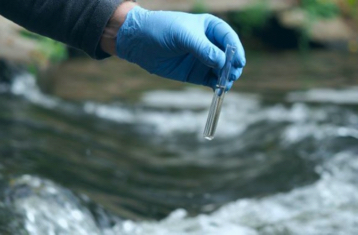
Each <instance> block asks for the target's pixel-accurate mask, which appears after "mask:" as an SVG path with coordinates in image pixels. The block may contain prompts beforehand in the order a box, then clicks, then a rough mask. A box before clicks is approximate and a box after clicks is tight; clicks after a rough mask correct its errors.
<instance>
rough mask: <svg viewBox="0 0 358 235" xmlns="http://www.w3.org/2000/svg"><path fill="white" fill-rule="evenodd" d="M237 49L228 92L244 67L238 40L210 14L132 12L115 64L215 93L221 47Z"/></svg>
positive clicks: (122, 32)
mask: <svg viewBox="0 0 358 235" xmlns="http://www.w3.org/2000/svg"><path fill="white" fill-rule="evenodd" d="M227 44H231V45H232V46H235V47H236V48H237V53H236V55H235V58H234V60H233V69H232V71H231V75H230V82H229V83H228V84H227V89H228V90H229V89H230V88H231V86H232V84H233V82H234V81H235V80H237V79H238V78H239V77H240V75H241V73H242V68H243V67H244V65H245V63H246V61H245V52H244V48H243V47H242V45H241V42H240V40H239V37H238V36H237V34H236V33H235V32H234V30H233V29H232V28H231V27H230V26H229V25H228V24H227V23H225V22H224V21H223V20H221V19H219V18H217V17H215V16H213V15H209V14H199V15H198V14H188V13H183V12H170V11H148V10H145V9H143V8H141V7H138V6H137V7H135V8H133V9H132V10H131V11H130V12H129V13H128V14H127V18H126V20H125V22H124V24H123V25H122V27H121V28H120V30H119V31H118V35H117V45H116V50H117V54H118V56H119V57H120V58H122V59H125V60H128V61H130V62H133V63H136V64H138V65H139V66H141V67H142V68H144V69H145V70H147V71H148V72H150V73H153V74H157V75H159V76H162V77H166V78H170V79H174V80H178V81H182V82H190V83H194V84H201V85H205V86H209V87H212V88H215V85H216V82H217V75H218V74H219V71H220V69H221V68H223V66H224V64H225V53H224V51H225V47H226V45H227Z"/></svg>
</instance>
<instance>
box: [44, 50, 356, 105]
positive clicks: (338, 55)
mask: <svg viewBox="0 0 358 235" xmlns="http://www.w3.org/2000/svg"><path fill="white" fill-rule="evenodd" d="M247 56H248V57H247V61H248V63H247V66H246V67H245V70H244V73H243V75H242V77H241V78H240V80H239V81H238V82H236V83H235V85H234V87H233V90H235V91H246V92H258V93H262V94H267V96H269V98H270V97H271V98H275V97H274V96H272V95H271V94H275V96H277V95H278V94H280V93H284V92H288V91H295V90H305V89H311V88H322V87H325V88H344V87H351V86H358V69H357V66H356V65H357V64H358V55H357V54H351V53H346V52H337V51H325V50H321V51H311V52H309V53H307V54H299V53H297V52H295V51H286V52H271V53H257V52H250V51H249V52H247ZM57 71H61V73H59V72H55V73H51V74H50V76H49V77H48V78H47V81H51V82H48V83H47V84H46V86H44V87H43V88H44V90H46V92H48V93H50V94H53V95H55V96H57V97H61V98H63V99H66V100H76V101H84V100H96V101H102V102H110V101H116V100H134V101H135V100H137V99H139V97H140V95H141V94H143V93H144V92H146V91H148V90H181V89H184V88H186V87H188V86H189V87H190V86H192V85H190V84H183V83H180V82H177V81H171V80H168V79H163V78H160V77H157V76H155V75H150V74H149V73H147V72H146V71H144V70H142V69H140V68H139V67H138V66H136V65H133V64H129V63H128V62H126V61H123V60H119V59H117V58H110V59H107V60H104V61H101V62H96V61H94V60H91V59H84V58H79V59H74V60H71V61H67V62H65V63H63V64H61V65H60V67H59V69H58V70H57ZM42 85H44V84H43V83H42ZM195 87H197V86H195ZM202 89H207V90H209V88H205V87H202Z"/></svg>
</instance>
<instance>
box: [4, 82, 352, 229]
mask: <svg viewBox="0 0 358 235" xmlns="http://www.w3.org/2000/svg"><path fill="white" fill-rule="evenodd" d="M29 88H30V89H29ZM11 91H12V92H13V93H14V94H17V95H22V96H24V97H25V98H27V99H28V100H29V101H30V102H33V103H35V104H38V105H41V106H43V107H47V108H61V107H62V104H65V102H63V101H60V100H58V99H56V98H53V97H50V96H45V95H43V94H42V93H41V92H40V91H39V89H38V88H37V86H36V84H35V83H34V82H33V81H31V79H29V77H26V76H25V77H22V78H18V80H17V81H16V80H15V82H14V84H13V85H12V87H11ZM320 92H321V91H320ZM337 92H338V91H337ZM204 93H205V92H203V91H202V90H200V91H199V90H194V89H190V90H185V91H178V92H151V93H147V94H146V95H144V96H143V101H142V103H141V104H139V105H138V106H135V107H127V106H125V105H122V104H110V105H108V104H99V103H94V102H88V103H85V104H83V107H82V109H83V110H84V111H85V112H86V113H88V114H90V115H96V116H98V117H99V118H103V119H108V120H112V121H115V122H118V123H130V124H145V125H150V126H153V127H155V130H156V132H155V134H156V135H158V136H163V137H167V136H171V135H175V134H177V133H194V134H196V135H197V136H198V138H201V139H202V137H201V134H202V131H203V128H204V124H205V121H206V117H207V109H208V108H209V105H210V100H211V95H212V93H211V92H208V93H207V94H204ZM324 93H325V94H326V92H324ZM197 94H200V96H201V97H203V100H198V99H199V98H198V97H197ZM316 94H317V93H316ZM319 94H323V93H319ZM337 94H338V95H337ZM349 94H351V95H348V97H354V95H353V93H349ZM331 95H333V93H332V94H331ZM334 95H336V97H335V98H336V99H340V100H341V101H342V102H344V103H350V104H352V103H353V102H351V101H353V98H352V100H349V99H344V98H342V97H345V96H346V93H345V92H341V91H339V92H338V93H335V94H334ZM338 96H339V97H341V98H338ZM292 97H293V98H292ZM297 97H298V96H296V98H295V97H294V96H292V95H291V98H289V100H290V101H292V102H294V103H292V104H290V105H287V106H286V105H284V104H276V105H271V106H267V105H266V106H265V105H263V104H261V102H260V98H259V97H257V96H252V95H244V94H234V93H230V94H229V95H228V96H227V98H226V100H225V104H224V107H223V112H222V115H221V122H220V124H219V127H218V132H217V136H218V137H221V138H226V137H233V136H239V135H241V134H242V133H244V132H245V131H246V130H248V128H249V127H250V126H252V125H255V124H258V123H266V124H267V123H268V124H275V123H278V124H282V126H283V127H282V131H281V132H279V133H280V136H281V138H280V141H282V143H283V144H284V145H288V146H292V145H295V144H298V143H300V142H302V141H304V140H306V141H313V142H315V143H316V144H317V146H319V145H320V144H321V143H323V142H324V141H325V140H326V139H330V140H339V139H342V138H346V139H349V142H348V147H349V148H345V149H344V150H340V149H337V150H335V149H334V150H332V151H331V152H329V153H328V152H327V153H325V152H323V154H322V156H320V157H321V158H322V159H320V161H319V162H318V163H317V165H316V168H315V171H316V172H317V174H318V176H319V179H318V180H317V181H316V182H314V183H311V184H310V185H305V186H300V187H297V188H295V189H292V190H290V191H288V192H285V193H274V194H272V195H267V196H264V197H261V198H246V199H239V200H237V201H235V202H231V203H229V204H226V205H224V206H222V207H221V208H220V209H218V210H217V211H215V212H213V213H211V214H200V215H198V216H195V217H190V216H188V215H187V212H186V211H185V210H183V209H178V210H176V211H174V212H173V213H171V214H170V215H169V216H168V217H167V218H166V219H163V220H161V221H142V222H135V221H130V220H127V221H120V220H117V222H116V223H115V225H114V226H111V227H100V226H99V225H98V224H97V223H96V221H95V219H94V217H93V215H92V214H91V213H90V212H89V210H88V209H87V208H86V207H85V206H83V205H81V204H80V203H79V202H78V200H77V199H76V197H75V196H74V195H72V194H71V193H69V192H68V190H66V189H63V188H61V187H59V186H57V185H56V184H54V183H52V182H50V181H47V180H43V179H41V178H37V177H33V176H23V177H20V179H19V180H17V181H16V182H17V183H15V187H16V185H21V184H25V185H28V186H29V187H30V188H31V190H32V192H33V193H31V194H26V195H25V196H24V195H22V196H20V197H14V199H13V200H12V206H14V207H15V208H16V211H18V212H19V213H21V214H22V215H23V217H24V221H25V227H26V230H27V232H28V233H29V234H31V235H40V234H106V235H107V234H108V235H112V234H123V235H142V234H143V235H144V234H145V235H152V234H153V235H161V234H163V235H184V234H186V235H202V234H205V235H206V234H209V235H210V234H212V235H214V234H215V235H216V234H224V235H237V234H242V235H255V234H264V235H268V234H272V235H274V234H275V235H276V234H302V235H306V234H310V235H315V234H317V235H321V234H332V235H340V234H342V235H343V234H344V235H347V234H348V235H350V234H352V235H354V234H358V178H357V175H358V156H357V155H358V149H357V147H356V146H357V144H356V143H357V139H358V129H357V126H356V124H357V123H358V116H357V114H356V113H354V112H351V111H349V112H346V111H345V110H344V109H342V108H339V107H337V106H334V105H333V106H332V105H331V106H329V107H327V106H326V105H325V106H320V107H312V106H310V105H307V104H304V103H297V101H299V102H302V101H307V100H309V99H299V98H297ZM311 97H312V95H311ZM186 98H188V100H186ZM354 99H355V98H354ZM310 100H315V101H319V102H326V101H327V99H323V98H319V99H318V98H317V96H316V97H315V99H310ZM59 104H61V105H59ZM186 104H187V105H186ZM206 105H207V106H206ZM171 109H174V110H171ZM337 113H338V114H337ZM335 115H339V118H336V117H335ZM328 143H330V142H328ZM343 147H344V146H343ZM318 148H319V147H318ZM342 149H343V148H342ZM319 150H320V149H317V151H319ZM297 151H299V149H297ZM315 151H316V150H315Z"/></svg>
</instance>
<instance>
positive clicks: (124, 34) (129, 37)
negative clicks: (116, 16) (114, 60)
mask: <svg viewBox="0 0 358 235" xmlns="http://www.w3.org/2000/svg"><path fill="white" fill-rule="evenodd" d="M146 12H148V11H147V10H145V9H143V8H141V7H140V6H135V7H134V8H133V9H132V10H131V11H129V12H128V14H127V17H126V20H125V21H124V23H123V25H122V27H121V28H120V29H119V30H118V33H117V41H116V51H117V55H118V57H119V58H122V59H125V60H128V61H130V62H135V61H133V60H132V59H131V51H133V49H134V48H135V47H138V46H139V45H140V42H141V41H142V40H145V39H144V38H143V37H142V36H141V35H140V34H141V30H140V28H141V22H142V21H143V20H144V18H145V14H146ZM136 51H138V48H136Z"/></svg>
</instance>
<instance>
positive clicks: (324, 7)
mask: <svg viewBox="0 0 358 235" xmlns="http://www.w3.org/2000/svg"><path fill="white" fill-rule="evenodd" d="M350 1H351V0H350ZM301 7H302V9H304V10H305V11H306V12H307V13H308V14H309V15H310V16H311V17H313V18H334V17H336V16H338V15H339V14H340V10H339V6H338V5H337V4H336V3H335V2H333V1H332V0H301Z"/></svg>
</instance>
